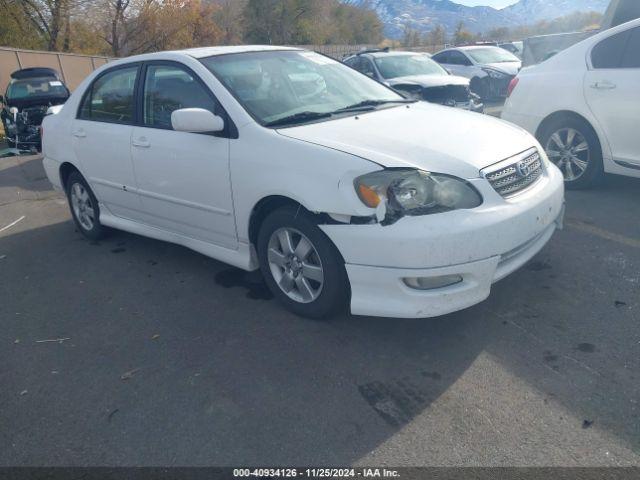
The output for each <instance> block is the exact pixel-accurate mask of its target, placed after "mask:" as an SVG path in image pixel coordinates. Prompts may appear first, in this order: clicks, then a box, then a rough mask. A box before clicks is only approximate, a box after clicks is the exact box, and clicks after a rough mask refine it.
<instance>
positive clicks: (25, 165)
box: [0, 155, 51, 192]
mask: <svg viewBox="0 0 640 480" xmlns="http://www.w3.org/2000/svg"><path fill="white" fill-rule="evenodd" d="M3 187H16V188H19V189H21V190H25V191H32V192H45V191H50V190H51V183H49V180H48V179H47V176H46V173H45V171H44V167H43V166H42V157H40V156H36V155H21V156H10V157H3V158H0V188H3Z"/></svg>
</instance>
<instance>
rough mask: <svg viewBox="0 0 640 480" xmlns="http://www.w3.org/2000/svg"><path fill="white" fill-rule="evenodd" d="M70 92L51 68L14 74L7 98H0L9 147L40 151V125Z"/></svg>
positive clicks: (3, 124) (1, 116)
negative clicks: (50, 109) (49, 110)
mask: <svg viewBox="0 0 640 480" xmlns="http://www.w3.org/2000/svg"><path fill="white" fill-rule="evenodd" d="M69 95H70V93H69V89H67V87H66V86H65V84H64V83H63V82H62V80H61V79H60V77H59V75H58V72H56V71H55V70H53V69H51V68H39V67H37V68H25V69H22V70H17V71H15V72H13V73H12V74H11V81H10V82H9V86H8V87H7V91H6V92H5V94H4V96H2V95H0V103H2V110H0V120H2V126H3V127H4V132H5V135H6V136H7V143H8V144H9V147H11V148H13V147H17V148H20V149H24V150H40V149H41V145H42V140H41V136H40V125H41V124H42V119H43V118H44V116H45V115H46V114H47V110H48V109H49V107H52V106H54V105H62V104H64V103H65V102H66V101H67V99H68V98H69Z"/></svg>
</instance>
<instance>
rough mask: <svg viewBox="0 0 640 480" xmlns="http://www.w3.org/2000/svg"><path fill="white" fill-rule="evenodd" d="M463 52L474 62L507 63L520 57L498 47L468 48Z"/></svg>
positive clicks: (517, 60) (516, 60)
mask: <svg viewBox="0 0 640 480" xmlns="http://www.w3.org/2000/svg"><path fill="white" fill-rule="evenodd" d="M465 53H466V54H467V55H469V56H470V57H471V58H472V59H473V60H474V61H475V62H476V63H507V62H519V61H520V59H519V58H518V57H516V56H515V55H514V54H513V53H511V52H507V51H506V50H504V49H502V48H499V47H483V48H470V49H469V50H466V51H465Z"/></svg>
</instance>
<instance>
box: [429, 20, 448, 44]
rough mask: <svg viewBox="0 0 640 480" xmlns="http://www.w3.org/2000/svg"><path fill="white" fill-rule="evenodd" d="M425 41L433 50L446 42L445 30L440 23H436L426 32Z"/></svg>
mask: <svg viewBox="0 0 640 480" xmlns="http://www.w3.org/2000/svg"><path fill="white" fill-rule="evenodd" d="M426 43H427V45H429V46H430V47H431V48H432V49H433V50H435V49H437V48H440V47H443V46H444V45H445V44H446V43H447V31H446V30H445V29H444V27H443V26H442V25H437V26H436V27H435V28H434V29H433V30H431V31H430V32H429V33H428V34H427V38H426Z"/></svg>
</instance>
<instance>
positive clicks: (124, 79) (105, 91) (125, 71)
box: [80, 66, 138, 124]
mask: <svg viewBox="0 0 640 480" xmlns="http://www.w3.org/2000/svg"><path fill="white" fill-rule="evenodd" d="M137 76H138V66H134V67H126V68H118V69H116V70H112V71H109V72H107V73H105V74H104V75H102V76H100V77H99V78H98V79H97V80H96V81H94V82H93V84H92V85H91V87H90V89H89V91H88V92H87V94H86V95H85V98H84V101H83V104H82V108H81V109H80V118H81V119H83V120H93V121H96V122H109V123H126V124H130V123H133V112H134V90H135V85H136V77H137Z"/></svg>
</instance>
